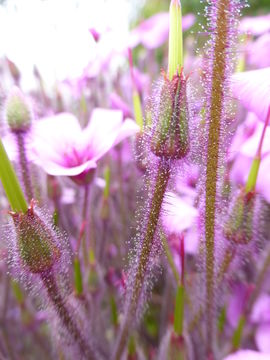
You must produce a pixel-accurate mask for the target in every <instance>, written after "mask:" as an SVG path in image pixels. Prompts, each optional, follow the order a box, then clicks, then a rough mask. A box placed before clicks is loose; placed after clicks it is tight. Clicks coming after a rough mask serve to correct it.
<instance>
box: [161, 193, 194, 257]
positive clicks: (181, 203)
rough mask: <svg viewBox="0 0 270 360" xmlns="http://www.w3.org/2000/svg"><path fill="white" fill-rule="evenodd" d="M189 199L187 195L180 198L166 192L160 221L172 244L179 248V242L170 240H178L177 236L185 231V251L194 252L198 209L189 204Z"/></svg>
mask: <svg viewBox="0 0 270 360" xmlns="http://www.w3.org/2000/svg"><path fill="white" fill-rule="evenodd" d="M189 200H190V199H188V198H187V197H186V198H182V197H180V196H178V195H175V194H174V193H171V192H168V193H167V194H166V197H165V200H164V204H163V215H162V223H163V226H164V228H165V231H166V233H167V234H168V235H169V241H170V243H171V245H172V246H173V245H176V248H179V246H177V245H179V244H173V243H172V242H173V240H176V241H178V240H179V236H180V235H182V233H183V232H185V250H186V252H187V253H190V254H194V253H196V251H197V247H198V236H197V235H196V233H195V226H194V225H196V220H197V218H198V210H197V209H196V208H195V207H193V206H192V205H190V204H189V202H190V201H189ZM192 226H193V228H192ZM193 230H194V231H193ZM170 239H171V240H170Z"/></svg>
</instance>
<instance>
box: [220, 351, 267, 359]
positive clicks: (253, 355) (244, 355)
mask: <svg viewBox="0 0 270 360" xmlns="http://www.w3.org/2000/svg"><path fill="white" fill-rule="evenodd" d="M269 359H270V356H269V354H263V353H261V352H258V351H253V350H239V351H237V352H235V353H233V354H231V355H229V356H226V357H225V358H224V359H223V360H269Z"/></svg>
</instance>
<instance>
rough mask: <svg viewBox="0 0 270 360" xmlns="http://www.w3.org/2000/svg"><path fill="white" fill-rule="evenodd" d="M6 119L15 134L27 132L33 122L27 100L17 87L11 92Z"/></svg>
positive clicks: (7, 103)
mask: <svg viewBox="0 0 270 360" xmlns="http://www.w3.org/2000/svg"><path fill="white" fill-rule="evenodd" d="M5 112H6V119H7V123H8V125H9V127H10V129H11V131H13V132H26V131H28V130H29V128H30V126H31V122H32V113H31V110H30V107H29V105H28V103H27V100H26V98H25V96H24V95H23V93H22V92H21V90H20V89H19V88H17V87H14V89H13V90H12V91H11V93H10V95H9V97H8V99H7V102H6V109H5Z"/></svg>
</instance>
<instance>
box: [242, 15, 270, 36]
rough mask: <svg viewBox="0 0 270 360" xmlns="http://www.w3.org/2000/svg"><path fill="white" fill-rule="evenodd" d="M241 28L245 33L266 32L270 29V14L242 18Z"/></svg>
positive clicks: (256, 33)
mask: <svg viewBox="0 0 270 360" xmlns="http://www.w3.org/2000/svg"><path fill="white" fill-rule="evenodd" d="M239 29H240V31H241V32H243V33H248V34H252V35H261V34H264V33H266V32H268V31H270V14H267V15H262V16H256V17H245V18H244V19H243V20H241V22H240V26H239Z"/></svg>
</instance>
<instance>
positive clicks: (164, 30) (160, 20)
mask: <svg viewBox="0 0 270 360" xmlns="http://www.w3.org/2000/svg"><path fill="white" fill-rule="evenodd" d="M194 22H195V16H194V15H192V14H188V15H185V16H183V18H182V27H183V30H184V31H185V30H187V29H188V28H190V27H191V26H192V25H193V24H194ZM168 34H169V13H168V12H161V13H159V14H156V15H153V16H151V17H150V18H149V19H147V20H145V21H143V22H142V23H141V24H140V25H139V26H138V27H137V28H135V29H134V30H133V31H132V32H131V35H130V41H129V46H130V47H132V48H133V47H135V46H137V45H138V44H139V43H141V44H142V45H143V46H144V47H146V48H147V49H156V48H158V47H160V46H161V45H163V44H164V42H165V41H167V39H168Z"/></svg>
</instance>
